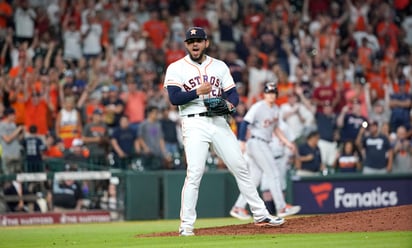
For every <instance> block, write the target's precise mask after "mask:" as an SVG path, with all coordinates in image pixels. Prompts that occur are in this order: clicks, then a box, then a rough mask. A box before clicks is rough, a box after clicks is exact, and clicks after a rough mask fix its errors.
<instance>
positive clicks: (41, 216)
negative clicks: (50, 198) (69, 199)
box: [0, 211, 111, 226]
mask: <svg viewBox="0 0 412 248" xmlns="http://www.w3.org/2000/svg"><path fill="white" fill-rule="evenodd" d="M109 221H111V217H110V212H108V211H85V212H65V213H18V214H3V215H0V226H25V225H44V224H70V223H92V222H109Z"/></svg>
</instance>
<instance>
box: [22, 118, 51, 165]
mask: <svg viewBox="0 0 412 248" xmlns="http://www.w3.org/2000/svg"><path fill="white" fill-rule="evenodd" d="M22 146H23V150H24V152H25V160H26V161H25V168H26V169H25V171H26V172H43V171H44V168H43V152H44V151H45V150H46V145H45V144H44V142H43V140H42V139H41V138H40V137H39V136H38V134H37V127H36V126H35V125H31V126H30V127H29V134H28V135H26V137H25V138H24V139H23V141H22Z"/></svg>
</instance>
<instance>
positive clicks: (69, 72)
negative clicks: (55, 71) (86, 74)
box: [64, 70, 74, 77]
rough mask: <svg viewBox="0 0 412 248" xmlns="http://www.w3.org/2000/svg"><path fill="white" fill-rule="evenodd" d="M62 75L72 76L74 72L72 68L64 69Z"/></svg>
mask: <svg viewBox="0 0 412 248" xmlns="http://www.w3.org/2000/svg"><path fill="white" fill-rule="evenodd" d="M64 76H65V77H73V76H74V73H73V71H72V70H66V71H65V72H64Z"/></svg>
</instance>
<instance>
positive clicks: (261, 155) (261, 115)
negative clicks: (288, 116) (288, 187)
mask: <svg viewBox="0 0 412 248" xmlns="http://www.w3.org/2000/svg"><path fill="white" fill-rule="evenodd" d="M244 120H245V121H247V122H248V123H249V126H248V127H249V130H250V138H249V139H248V140H247V142H246V152H247V159H248V160H247V161H248V164H249V170H250V174H251V177H252V181H253V182H254V183H255V187H257V186H258V185H259V183H261V182H262V177H266V178H265V180H263V182H264V183H265V184H266V185H264V187H265V188H268V189H269V191H270V193H271V194H272V197H273V201H274V203H275V206H276V209H277V210H280V209H283V208H284V207H286V202H285V199H284V196H283V193H282V187H281V183H280V182H281V179H280V174H279V169H278V168H276V166H275V164H276V161H275V158H274V157H273V152H272V148H271V146H270V142H271V141H272V133H273V130H274V129H275V128H276V126H277V125H278V121H279V109H278V107H277V106H276V105H273V106H272V107H270V106H269V105H268V104H267V103H266V102H265V101H264V100H260V101H259V102H256V103H255V104H253V105H252V106H251V107H250V109H249V110H248V112H247V113H246V115H245V117H244ZM243 197H244V196H243V195H242V194H240V195H239V197H238V199H237V201H236V203H235V205H234V206H235V207H240V208H245V206H246V201H245V200H244V198H243Z"/></svg>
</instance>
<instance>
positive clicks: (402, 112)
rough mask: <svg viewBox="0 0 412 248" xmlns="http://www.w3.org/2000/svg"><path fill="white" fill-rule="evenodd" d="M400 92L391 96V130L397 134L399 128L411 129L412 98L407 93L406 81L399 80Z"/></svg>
mask: <svg viewBox="0 0 412 248" xmlns="http://www.w3.org/2000/svg"><path fill="white" fill-rule="evenodd" d="M397 86H398V89H399V91H398V92H395V93H393V94H391V95H390V101H389V106H390V108H391V117H390V128H391V131H392V132H395V131H396V129H397V128H398V127H399V126H405V127H406V128H407V129H410V128H411V120H410V111H411V106H412V96H411V94H410V93H408V92H407V91H406V81H405V80H404V79H399V80H398V85H397Z"/></svg>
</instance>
